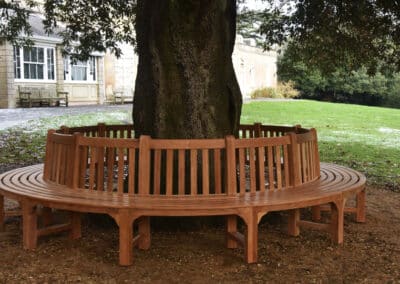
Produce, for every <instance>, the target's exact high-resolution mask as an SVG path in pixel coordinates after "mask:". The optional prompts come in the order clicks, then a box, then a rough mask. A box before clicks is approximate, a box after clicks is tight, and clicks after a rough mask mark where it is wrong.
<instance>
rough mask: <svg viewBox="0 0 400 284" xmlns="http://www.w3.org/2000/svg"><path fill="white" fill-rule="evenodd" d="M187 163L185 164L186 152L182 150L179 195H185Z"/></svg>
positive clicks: (179, 169) (179, 167)
mask: <svg viewBox="0 0 400 284" xmlns="http://www.w3.org/2000/svg"><path fill="white" fill-rule="evenodd" d="M185 166H186V163H185V150H182V149H180V150H179V151H178V172H179V174H178V193H179V195H184V194H185V175H186V170H185V169H186V168H185Z"/></svg>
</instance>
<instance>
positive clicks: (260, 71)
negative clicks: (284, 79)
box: [232, 37, 277, 98]
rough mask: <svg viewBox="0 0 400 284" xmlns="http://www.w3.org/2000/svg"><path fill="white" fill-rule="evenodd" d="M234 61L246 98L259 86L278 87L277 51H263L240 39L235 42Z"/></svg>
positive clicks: (237, 76)
mask: <svg viewBox="0 0 400 284" xmlns="http://www.w3.org/2000/svg"><path fill="white" fill-rule="evenodd" d="M232 61H233V65H234V68H235V72H236V78H237V80H238V82H239V85H240V89H241V91H242V95H243V97H244V98H250V94H251V93H252V92H253V91H254V90H256V89H259V88H264V87H276V85H277V75H276V72H277V65H276V63H277V53H276V52H275V51H269V52H263V51H262V50H261V49H260V48H257V47H255V46H249V45H247V44H244V43H243V42H241V41H240V37H239V39H238V41H237V42H236V44H235V49H234V51H233V55H232Z"/></svg>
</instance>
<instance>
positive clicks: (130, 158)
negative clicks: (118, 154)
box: [128, 148, 136, 194]
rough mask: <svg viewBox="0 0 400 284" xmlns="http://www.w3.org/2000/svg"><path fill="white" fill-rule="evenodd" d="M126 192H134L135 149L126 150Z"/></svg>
mask: <svg viewBox="0 0 400 284" xmlns="http://www.w3.org/2000/svg"><path fill="white" fill-rule="evenodd" d="M128 165H129V167H128V193H129V194H134V193H135V186H136V185H135V173H136V149H135V148H129V150H128Z"/></svg>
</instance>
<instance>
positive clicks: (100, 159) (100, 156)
mask: <svg viewBox="0 0 400 284" xmlns="http://www.w3.org/2000/svg"><path fill="white" fill-rule="evenodd" d="M104 151H105V149H104V147H100V146H99V147H98V148H97V182H96V186H97V190H101V191H103V190H104V153H105V152H104Z"/></svg>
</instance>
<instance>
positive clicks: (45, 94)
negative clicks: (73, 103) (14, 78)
mask: <svg viewBox="0 0 400 284" xmlns="http://www.w3.org/2000/svg"><path fill="white" fill-rule="evenodd" d="M18 97H19V101H18V104H19V106H20V107H33V106H65V107H68V92H65V91H61V90H56V89H49V88H37V87H21V86H19V87H18Z"/></svg>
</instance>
